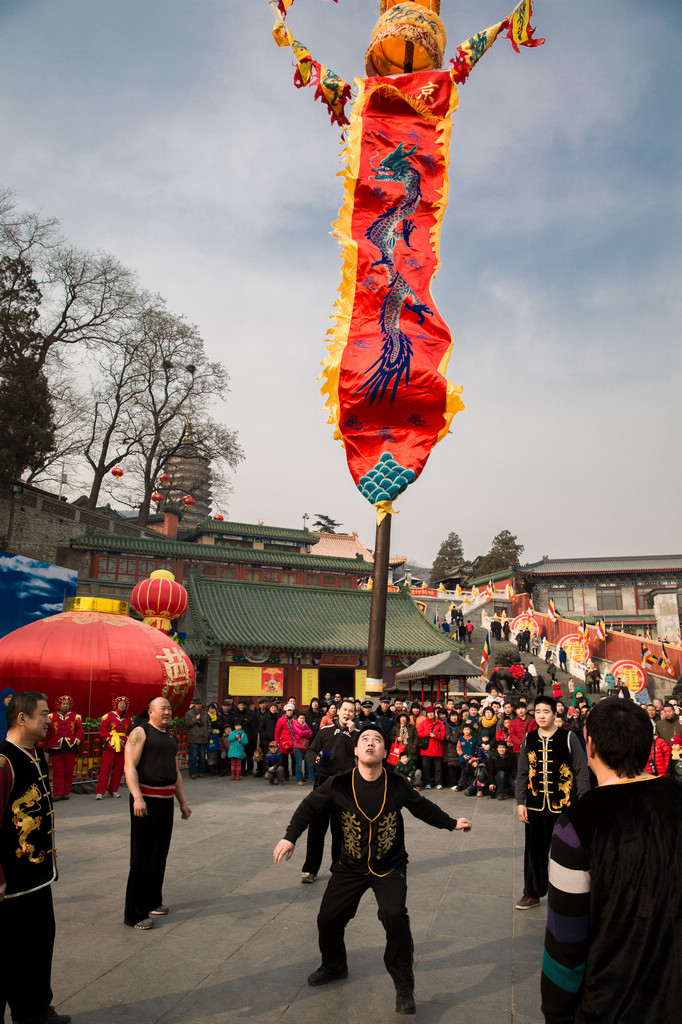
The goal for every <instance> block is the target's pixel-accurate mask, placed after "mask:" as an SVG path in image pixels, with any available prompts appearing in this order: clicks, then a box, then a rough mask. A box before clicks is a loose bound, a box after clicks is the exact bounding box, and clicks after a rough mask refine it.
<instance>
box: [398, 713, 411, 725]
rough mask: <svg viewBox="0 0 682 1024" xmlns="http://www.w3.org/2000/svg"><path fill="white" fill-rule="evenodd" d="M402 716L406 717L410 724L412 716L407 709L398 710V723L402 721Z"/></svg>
mask: <svg viewBox="0 0 682 1024" xmlns="http://www.w3.org/2000/svg"><path fill="white" fill-rule="evenodd" d="M401 718H404V719H405V721H406V722H407V724H408V725H409V724H410V716H409V714H408V713H407V711H399V712H398V714H397V715H396V716H395V720H396V724H398V723H399V722H400V719H401Z"/></svg>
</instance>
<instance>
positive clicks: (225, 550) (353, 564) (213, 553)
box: [71, 533, 373, 576]
mask: <svg viewBox="0 0 682 1024" xmlns="http://www.w3.org/2000/svg"><path fill="white" fill-rule="evenodd" d="M71 547H72V548H74V549H76V550H79V549H80V550H82V549H85V550H87V551H94V552H99V553H101V554H110V555H141V556H147V557H150V558H153V557H157V558H165V559H171V560H173V559H174V560H176V561H182V562H195V563H201V562H219V563H220V564H222V565H227V564H230V563H234V564H238V563H247V564H249V565H263V566H272V565H275V566H290V567H292V568H294V567H295V568H300V569H320V570H322V571H328V572H345V573H357V575H358V576H365V575H367V574H368V573H371V572H372V569H373V566H372V564H371V563H370V562H365V561H363V559H361V558H330V557H326V556H324V555H314V554H308V553H307V552H305V551H304V552H301V551H296V550H292V551H272V550H268V549H267V548H265V549H263V548H242V547H237V546H235V547H232V546H231V545H229V544H218V545H213V544H196V543H192V542H189V541H178V540H170V539H169V538H168V537H166V536H165V534H158V535H157V536H155V537H125V536H117V535H115V534H110V533H85V534H81V535H80V536H79V537H75V538H74V539H73V540H72V541H71Z"/></svg>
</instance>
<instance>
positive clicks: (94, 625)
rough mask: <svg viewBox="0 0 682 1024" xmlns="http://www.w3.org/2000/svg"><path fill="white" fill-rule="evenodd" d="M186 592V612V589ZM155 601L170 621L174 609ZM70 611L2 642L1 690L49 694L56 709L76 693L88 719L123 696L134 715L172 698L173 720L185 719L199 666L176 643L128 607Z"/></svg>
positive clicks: (84, 604)
mask: <svg viewBox="0 0 682 1024" xmlns="http://www.w3.org/2000/svg"><path fill="white" fill-rule="evenodd" d="M166 575H167V576H170V575H171V574H170V573H167V574H166ZM152 582H154V581H152ZM168 582H169V581H167V580H166V581H164V583H165V584H166V585H167V584H168ZM174 586H175V587H179V584H174ZM136 589H137V588H136ZM179 590H181V591H182V592H183V594H184V602H185V606H186V602H187V595H186V593H185V591H184V588H182V587H179ZM147 598H148V600H147V602H146V606H147V611H150V612H152V614H154V613H155V614H156V615H158V616H159V618H165V616H162V615H160V614H159V613H160V612H163V611H167V610H168V609H169V605H168V604H167V603H165V604H163V607H160V606H159V604H158V603H157V604H154V600H153V596H150V595H149V594H147ZM173 599H174V601H175V604H174V605H173V608H177V607H178V601H179V603H180V604H182V599H181V595H178V594H177V593H174V595H173ZM66 608H67V610H65V611H63V612H60V613H59V614H58V615H50V616H49V617H48V618H46V619H40V620H38V621H37V622H31V623H30V624H29V625H28V626H22V628H21V629H15V630H14V632H12V633H8V635H7V636H5V637H3V638H2V639H0V686H11V687H12V688H13V689H14V690H17V691H19V690H42V691H43V692H45V693H46V694H47V696H48V698H49V702H50V705H51V706H52V705H54V702H55V701H56V699H57V697H58V696H59V694H61V693H63V692H64V691H65V690H68V692H69V693H70V694H71V695H72V696H73V699H74V708H75V709H76V710H77V711H78V713H79V714H80V715H81V716H82V717H83V718H99V717H100V716H101V715H104V714H106V713H107V712H108V711H110V710H111V705H112V701H113V700H114V698H115V697H117V696H119V695H120V694H121V693H125V694H126V695H127V696H128V698H129V700H130V709H131V711H132V712H133V714H139V712H141V711H143V710H144V709H145V708H146V707H147V704H148V702H149V701H150V700H151V699H152V698H153V697H159V696H163V697H167V698H168V700H169V701H170V704H171V707H172V709H173V715H184V714H185V712H186V711H187V710H188V708H189V703H190V700H191V698H192V694H193V693H194V666H193V665H192V662H191V661H190V659H189V657H188V656H187V655H186V654H185V652H184V651H183V649H182V648H181V647H180V646H179V645H178V644H177V643H175V641H173V640H171V639H170V638H169V637H168V636H167V634H166V633H164V632H162V631H161V630H160V629H156V628H154V626H151V625H149V624H148V623H146V622H139V621H137V619H132V618H130V616H129V615H128V604H127V603H126V602H125V601H111V600H106V599H104V598H99V597H74V598H70V599H69V601H67V602H66ZM154 609H155V611H154Z"/></svg>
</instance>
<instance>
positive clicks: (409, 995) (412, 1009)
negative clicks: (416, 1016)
mask: <svg viewBox="0 0 682 1024" xmlns="http://www.w3.org/2000/svg"><path fill="white" fill-rule="evenodd" d="M395 1012H396V1013H416V1012H417V1007H416V1006H415V1003H414V992H412V991H411V990H410V989H406V990H405V991H404V992H396V994H395Z"/></svg>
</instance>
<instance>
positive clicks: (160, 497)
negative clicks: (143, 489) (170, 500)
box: [152, 491, 163, 505]
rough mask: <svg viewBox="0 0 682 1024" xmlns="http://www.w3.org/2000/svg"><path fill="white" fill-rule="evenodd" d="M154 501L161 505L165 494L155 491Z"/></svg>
mask: <svg viewBox="0 0 682 1024" xmlns="http://www.w3.org/2000/svg"><path fill="white" fill-rule="evenodd" d="M152 501H153V502H154V504H155V505H160V504H161V502H162V501H163V494H159V492H158V491H154V493H153V494H152Z"/></svg>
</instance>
